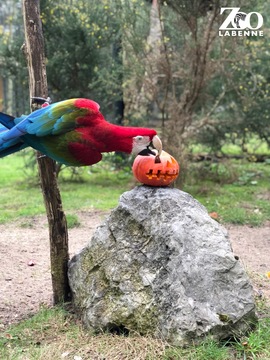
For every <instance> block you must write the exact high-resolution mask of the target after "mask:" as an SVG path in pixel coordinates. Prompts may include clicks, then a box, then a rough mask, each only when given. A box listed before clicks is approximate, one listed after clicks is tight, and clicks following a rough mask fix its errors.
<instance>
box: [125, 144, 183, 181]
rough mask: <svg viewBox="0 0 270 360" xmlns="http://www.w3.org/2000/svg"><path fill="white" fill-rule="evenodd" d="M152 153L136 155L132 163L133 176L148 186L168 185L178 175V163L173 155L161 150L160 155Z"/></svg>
mask: <svg viewBox="0 0 270 360" xmlns="http://www.w3.org/2000/svg"><path fill="white" fill-rule="evenodd" d="M159 159H160V162H157V161H158V158H157V157H156V156H154V155H149V156H142V155H138V156H137V157H136V158H135V160H134V163H133V166H132V171H133V174H134V176H135V178H136V179H137V180H138V181H139V182H141V183H143V184H145V185H150V186H168V185H169V184H171V183H172V182H173V181H175V180H176V178H177V177H178V175H179V164H178V162H177V161H176V160H175V158H174V157H173V156H171V155H170V154H168V153H167V152H166V151H162V153H161V155H160V157H159Z"/></svg>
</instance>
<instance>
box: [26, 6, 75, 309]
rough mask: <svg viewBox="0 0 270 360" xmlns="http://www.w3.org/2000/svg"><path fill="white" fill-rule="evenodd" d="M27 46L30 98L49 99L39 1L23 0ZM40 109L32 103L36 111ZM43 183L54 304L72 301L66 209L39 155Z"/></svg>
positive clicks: (52, 169) (52, 166)
mask: <svg viewBox="0 0 270 360" xmlns="http://www.w3.org/2000/svg"><path fill="white" fill-rule="evenodd" d="M23 14H24V29H25V44H24V53H25V55H26V59H27V63H28V70H29V89H30V98H32V97H43V98H47V96H48V88H47V76H46V65H45V54H44V38H43V32H42V23H41V20H40V4H39V0H23ZM38 107H39V105H38V104H37V103H36V102H35V101H32V102H31V108H32V110H33V111H34V110H36V109H37V108H38ZM37 162H38V168H39V176H40V183H41V188H42V192H43V198H44V202H45V206H46V212H47V218H48V224H49V236H50V257H51V274H52V287H53V301H54V304H57V303H59V302H63V301H67V300H69V293H70V291H69V284H68V278H67V267H68V260H69V254H68V231H67V223H66V217H65V214H64V211H63V208H62V201H61V195H60V191H59V188H58V184H57V178H56V163H55V161H54V160H52V159H50V158H48V157H46V156H42V154H40V153H39V152H38V153H37Z"/></svg>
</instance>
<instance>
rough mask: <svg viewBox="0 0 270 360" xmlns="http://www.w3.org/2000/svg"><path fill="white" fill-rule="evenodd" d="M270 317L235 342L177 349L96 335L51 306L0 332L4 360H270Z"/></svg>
mask: <svg viewBox="0 0 270 360" xmlns="http://www.w3.org/2000/svg"><path fill="white" fill-rule="evenodd" d="M269 338H270V319H269V318H266V317H262V318H261V319H260V320H259V323H258V326H257V328H256V330H254V331H253V332H252V333H250V334H249V335H248V336H243V337H242V338H240V339H236V340H235V341H230V342H225V343H221V344H218V343H217V342H215V341H213V340H210V339H206V340H205V341H204V342H203V343H202V344H201V345H199V346H190V347H187V348H178V347H175V346H171V345H169V344H168V343H166V342H165V341H162V340H159V339H153V338H150V337H147V336H146V337H142V336H140V335H138V334H132V335H129V336H123V335H120V336H119V335H113V334H110V333H103V334H98V335H97V334H92V333H91V332H87V331H85V330H84V329H83V328H82V326H81V324H80V323H79V322H78V321H77V320H76V318H74V317H73V316H72V315H70V313H69V312H68V311H66V310H65V309H64V307H54V308H46V307H42V308H41V309H40V311H39V312H38V313H37V314H36V315H35V316H33V317H32V318H29V319H27V320H25V321H22V322H21V323H19V324H17V325H12V326H10V327H9V328H8V329H6V330H5V331H3V332H2V333H1V334H0V358H1V359H6V360H24V359H25V360H26V359H31V360H55V359H67V360H71V359H78V360H79V359H108V360H116V359H118V360H129V359H130V360H158V359H160V360H178V359H183V360H229V359H265V360H266V359H269V357H270V342H269Z"/></svg>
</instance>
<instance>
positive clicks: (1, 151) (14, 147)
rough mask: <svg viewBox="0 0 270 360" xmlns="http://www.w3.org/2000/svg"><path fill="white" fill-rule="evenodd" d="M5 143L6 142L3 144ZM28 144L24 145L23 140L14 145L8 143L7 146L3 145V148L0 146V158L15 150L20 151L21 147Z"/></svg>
mask: <svg viewBox="0 0 270 360" xmlns="http://www.w3.org/2000/svg"><path fill="white" fill-rule="evenodd" d="M5 145H6V144H5ZM27 146H28V145H26V144H25V143H23V142H19V143H17V144H14V145H10V146H9V147H5V148H4V149H1V148H0V158H3V157H5V156H7V155H10V154H13V153H15V152H17V151H20V150H22V149H25V148H26V147H27Z"/></svg>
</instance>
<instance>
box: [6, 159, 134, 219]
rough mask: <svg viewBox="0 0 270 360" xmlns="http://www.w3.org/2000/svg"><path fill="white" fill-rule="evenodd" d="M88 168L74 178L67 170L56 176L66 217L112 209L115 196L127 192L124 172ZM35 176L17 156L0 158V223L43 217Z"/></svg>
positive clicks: (97, 167)
mask: <svg viewBox="0 0 270 360" xmlns="http://www.w3.org/2000/svg"><path fill="white" fill-rule="evenodd" d="M89 169H90V168H83V169H80V174H79V175H77V176H76V177H74V174H72V173H71V171H70V169H68V168H66V169H64V170H63V171H61V173H60V177H59V186H60V190H61V196H62V202H63V207H64V209H65V211H66V212H67V213H70V215H69V217H71V216H75V215H76V211H77V210H89V209H101V210H109V209H112V208H113V207H115V206H116V205H117V202H118V199H119V196H120V195H121V194H122V193H123V192H124V191H126V190H128V182H129V181H130V176H129V177H128V176H127V175H126V173H119V174H118V173H116V172H115V171H113V170H111V169H110V168H108V167H106V168H101V166H100V165H98V166H95V167H93V168H91V173H90V170H89ZM36 174H37V171H34V170H31V169H29V168H27V167H26V165H25V158H24V157H23V156H21V155H20V154H18V155H12V156H9V157H6V158H3V159H0V183H1V188H0V204H1V205H0V223H5V222H8V221H14V220H16V219H18V218H20V217H22V216H26V217H31V216H34V215H40V214H45V208H44V204H43V197H42V193H41V190H40V187H39V185H38V178H37V176H36ZM70 221H71V218H70ZM71 223H74V221H71ZM71 226H74V224H72V225H71Z"/></svg>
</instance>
